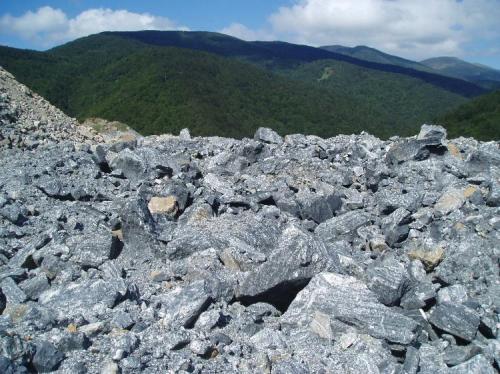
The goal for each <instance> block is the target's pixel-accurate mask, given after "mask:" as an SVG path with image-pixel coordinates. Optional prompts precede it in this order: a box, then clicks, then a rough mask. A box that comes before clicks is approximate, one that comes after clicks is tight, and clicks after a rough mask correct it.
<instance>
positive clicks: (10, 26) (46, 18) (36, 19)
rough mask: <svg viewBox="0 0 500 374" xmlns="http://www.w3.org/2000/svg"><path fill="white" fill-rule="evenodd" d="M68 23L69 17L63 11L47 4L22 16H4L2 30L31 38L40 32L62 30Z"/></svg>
mask: <svg viewBox="0 0 500 374" xmlns="http://www.w3.org/2000/svg"><path fill="white" fill-rule="evenodd" d="M67 24H68V19H67V17H66V14H64V12H63V11H61V10H59V9H54V8H51V7H49V6H45V7H42V8H40V9H38V10H37V11H36V12H32V11H29V12H26V13H25V14H23V15H22V16H20V17H13V16H11V15H10V14H6V15H4V16H2V17H1V18H0V31H2V32H3V33H10V34H17V35H19V36H21V37H23V38H26V39H30V38H34V37H36V35H37V34H40V33H50V32H57V31H59V30H62V29H64V28H65V27H66V25H67Z"/></svg>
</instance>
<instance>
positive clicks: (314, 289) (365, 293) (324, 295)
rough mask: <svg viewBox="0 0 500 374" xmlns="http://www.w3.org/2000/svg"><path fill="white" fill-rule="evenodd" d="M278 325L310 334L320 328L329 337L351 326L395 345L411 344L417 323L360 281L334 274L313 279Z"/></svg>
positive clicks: (338, 335) (323, 274) (319, 275)
mask: <svg viewBox="0 0 500 374" xmlns="http://www.w3.org/2000/svg"><path fill="white" fill-rule="evenodd" d="M282 323H283V324H284V325H286V326H289V327H290V328H292V329H296V328H299V329H313V331H318V329H319V328H318V327H317V326H318V325H320V326H321V328H320V329H319V330H320V331H327V335H331V336H332V337H333V338H335V337H340V335H341V334H342V333H344V332H347V331H348V330H349V329H350V328H352V327H354V328H355V329H356V330H357V331H359V332H360V333H364V334H368V335H371V336H373V337H375V338H378V339H385V340H387V341H389V342H393V343H399V344H411V343H412V342H413V341H414V339H415V338H416V332H417V330H418V324H417V322H415V321H414V320H412V319H411V318H408V317H406V316H405V315H403V314H401V313H398V312H397V311H396V310H393V309H391V308H388V307H386V306H385V305H383V304H382V303H380V302H379V301H378V299H377V296H376V295H375V294H374V293H372V292H371V291H370V290H369V289H368V287H367V286H366V285H365V284H364V283H363V282H361V281H359V280H357V279H356V278H354V277H350V276H345V275H340V274H335V273H321V274H318V275H317V276H315V277H314V278H313V279H312V280H311V282H310V283H309V284H308V285H307V287H306V288H304V289H303V290H302V291H301V292H299V293H298V295H297V297H296V298H295V300H294V301H293V302H292V303H291V305H290V307H289V308H288V310H287V311H286V313H285V314H284V315H283V318H282ZM315 326H316V327H315Z"/></svg>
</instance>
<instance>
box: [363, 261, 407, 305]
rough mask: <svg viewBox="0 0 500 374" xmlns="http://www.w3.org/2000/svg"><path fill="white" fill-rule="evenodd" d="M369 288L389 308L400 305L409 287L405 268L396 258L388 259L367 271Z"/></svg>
mask: <svg viewBox="0 0 500 374" xmlns="http://www.w3.org/2000/svg"><path fill="white" fill-rule="evenodd" d="M367 286H368V288H369V289H370V290H371V291H372V292H373V293H375V294H376V295H377V298H378V300H379V301H380V302H381V303H382V304H385V305H387V306H394V305H397V304H399V300H400V299H401V297H402V296H403V294H404V292H405V291H406V287H407V286H408V274H407V271H406V269H405V267H404V266H403V265H402V264H401V263H400V262H399V261H397V260H395V259H394V258H388V259H386V260H384V261H382V262H380V263H378V264H375V265H374V266H371V267H369V268H368V270H367Z"/></svg>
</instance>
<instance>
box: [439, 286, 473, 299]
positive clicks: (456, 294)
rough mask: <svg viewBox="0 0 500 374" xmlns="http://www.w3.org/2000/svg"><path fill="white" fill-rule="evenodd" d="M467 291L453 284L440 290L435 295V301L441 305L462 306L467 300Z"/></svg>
mask: <svg viewBox="0 0 500 374" xmlns="http://www.w3.org/2000/svg"><path fill="white" fill-rule="evenodd" d="M467 297H468V296H467V289H466V288H465V287H464V286H462V285H461V284H454V285H451V286H449V287H445V288H441V289H440V290H439V291H438V294H437V301H438V303H439V304H442V303H453V304H462V303H463V302H464V301H466V300H467Z"/></svg>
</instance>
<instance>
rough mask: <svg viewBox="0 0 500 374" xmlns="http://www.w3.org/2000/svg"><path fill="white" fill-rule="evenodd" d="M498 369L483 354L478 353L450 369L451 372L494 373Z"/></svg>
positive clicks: (467, 373)
mask: <svg viewBox="0 0 500 374" xmlns="http://www.w3.org/2000/svg"><path fill="white" fill-rule="evenodd" d="M495 372H496V371H495V369H493V367H492V366H491V364H490V363H489V362H488V360H487V359H486V358H485V357H484V356H483V355H477V356H475V357H474V358H472V359H470V360H469V361H467V362H464V363H463V364H460V365H457V366H454V367H452V368H451V369H450V371H449V373H450V374H494V373H495Z"/></svg>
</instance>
